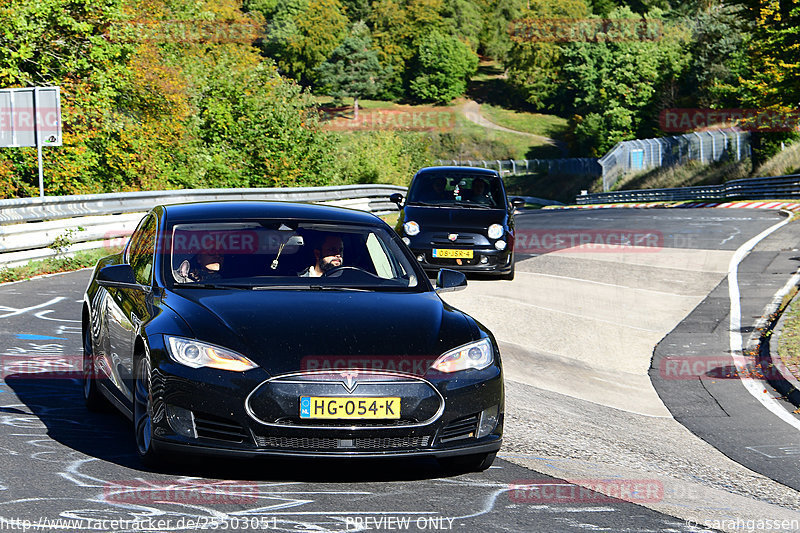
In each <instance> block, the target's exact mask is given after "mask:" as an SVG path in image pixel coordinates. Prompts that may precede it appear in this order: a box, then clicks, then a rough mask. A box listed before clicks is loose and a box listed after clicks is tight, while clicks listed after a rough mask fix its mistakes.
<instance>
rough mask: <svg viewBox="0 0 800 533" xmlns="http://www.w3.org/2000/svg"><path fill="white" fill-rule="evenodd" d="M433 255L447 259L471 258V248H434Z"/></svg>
mask: <svg viewBox="0 0 800 533" xmlns="http://www.w3.org/2000/svg"><path fill="white" fill-rule="evenodd" d="M433 257H443V258H448V259H472V250H451V249H450V248H434V249H433Z"/></svg>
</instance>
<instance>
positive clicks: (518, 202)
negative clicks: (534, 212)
mask: <svg viewBox="0 0 800 533" xmlns="http://www.w3.org/2000/svg"><path fill="white" fill-rule="evenodd" d="M511 205H512V206H513V207H514V209H522V208H523V207H525V199H524V198H512V199H511Z"/></svg>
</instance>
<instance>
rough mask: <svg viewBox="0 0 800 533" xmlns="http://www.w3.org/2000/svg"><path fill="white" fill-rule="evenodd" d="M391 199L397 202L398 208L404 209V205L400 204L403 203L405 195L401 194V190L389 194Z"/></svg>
mask: <svg viewBox="0 0 800 533" xmlns="http://www.w3.org/2000/svg"><path fill="white" fill-rule="evenodd" d="M389 201H390V202H393V203H395V204H397V209H402V208H403V206H402V205H400V204H402V203H403V195H402V194H400V193H399V192H396V193H394V194H392V195H391V196H389Z"/></svg>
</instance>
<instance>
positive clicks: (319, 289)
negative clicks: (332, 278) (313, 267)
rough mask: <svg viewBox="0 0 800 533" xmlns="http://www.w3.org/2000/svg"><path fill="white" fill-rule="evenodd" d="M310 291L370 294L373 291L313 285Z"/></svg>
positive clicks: (360, 288) (359, 288)
mask: <svg viewBox="0 0 800 533" xmlns="http://www.w3.org/2000/svg"><path fill="white" fill-rule="evenodd" d="M309 288H310V289H313V290H317V291H356V292H370V291H372V290H373V289H365V288H362V287H339V286H338V285H311V286H310V287H309Z"/></svg>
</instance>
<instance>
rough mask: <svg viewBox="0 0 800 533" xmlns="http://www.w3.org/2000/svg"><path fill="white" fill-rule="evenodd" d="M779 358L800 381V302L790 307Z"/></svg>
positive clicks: (779, 343) (785, 319)
mask: <svg viewBox="0 0 800 533" xmlns="http://www.w3.org/2000/svg"><path fill="white" fill-rule="evenodd" d="M778 356H779V357H780V358H781V361H783V364H784V365H785V366H786V368H787V369H788V370H789V371H790V372H791V373H792V374H793V375H794V377H796V378H797V379H800V301H798V300H795V304H794V305H792V306H791V307H789V308H788V309H787V311H786V315H785V318H784V322H783V329H782V330H781V332H780V338H779V339H778Z"/></svg>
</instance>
